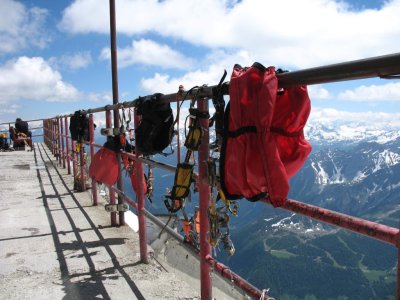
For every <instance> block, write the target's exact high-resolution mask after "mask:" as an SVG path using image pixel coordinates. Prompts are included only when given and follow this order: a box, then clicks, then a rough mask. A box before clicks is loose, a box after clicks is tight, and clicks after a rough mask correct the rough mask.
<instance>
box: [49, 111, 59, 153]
mask: <svg viewBox="0 0 400 300" xmlns="http://www.w3.org/2000/svg"><path fill="white" fill-rule="evenodd" d="M49 127H50V128H51V145H52V147H51V153H52V154H53V155H54V156H56V147H57V143H56V124H55V121H54V119H50V126H49Z"/></svg>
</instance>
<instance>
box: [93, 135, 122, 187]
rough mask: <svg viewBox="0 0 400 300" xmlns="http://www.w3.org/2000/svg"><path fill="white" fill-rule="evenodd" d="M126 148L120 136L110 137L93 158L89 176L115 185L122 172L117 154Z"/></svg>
mask: <svg viewBox="0 0 400 300" xmlns="http://www.w3.org/2000/svg"><path fill="white" fill-rule="evenodd" d="M125 146H126V145H125ZM125 146H123V144H122V143H121V138H120V136H119V135H117V136H108V137H107V141H106V142H105V144H104V145H103V147H101V148H100V150H99V151H97V152H96V154H95V155H94V156H93V158H92V162H91V164H90V167H89V176H90V177H92V178H93V179H95V180H96V181H99V182H102V183H105V184H107V185H114V183H115V182H116V181H117V179H118V175H119V170H120V166H119V163H118V156H117V153H118V152H120V151H121V150H122V149H124V147H125Z"/></svg>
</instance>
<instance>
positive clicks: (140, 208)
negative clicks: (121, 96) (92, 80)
mask: <svg viewBox="0 0 400 300" xmlns="http://www.w3.org/2000/svg"><path fill="white" fill-rule="evenodd" d="M134 124H135V132H136V128H137V127H138V125H139V116H138V114H137V109H136V108H135V110H134ZM135 141H137V137H135ZM135 157H136V159H135V172H136V184H137V186H138V190H137V195H136V198H137V214H138V222H139V243H140V259H141V261H142V263H145V264H147V263H149V260H148V257H147V238H146V215H145V212H144V186H143V177H144V173H143V163H142V162H141V161H140V160H139V157H140V153H139V151H138V149H137V147H136V149H135Z"/></svg>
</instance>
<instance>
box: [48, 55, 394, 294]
mask: <svg viewBox="0 0 400 300" xmlns="http://www.w3.org/2000/svg"><path fill="white" fill-rule="evenodd" d="M394 62H395V63H394ZM399 62H400V54H393V55H388V56H382V57H377V58H372V59H367V60H360V61H355V62H350V63H343V64H337V65H331V66H326V67H320V68H313V69H309V70H304V71H296V72H288V73H283V74H280V75H279V76H278V77H279V80H280V85H281V86H290V85H296V84H299V83H307V84H315V83H320V82H333V81H340V80H351V79H359V78H367V77H375V76H380V77H385V78H386V77H388V76H392V75H393V74H399V73H400V63H399ZM212 88H213V87H202V88H199V89H194V90H193V91H192V94H191V95H194V94H197V95H198V96H199V97H200V100H198V104H197V105H198V108H199V109H200V110H202V111H205V112H208V102H209V101H208V100H209V99H210V97H211V91H212ZM177 96H178V95H177V94H176V93H175V94H169V95H164V96H163V97H162V99H161V101H162V102H174V101H176V99H178V98H179V97H177ZM135 105H136V101H135V100H134V101H130V102H124V103H117V104H113V105H109V106H107V107H100V108H95V109H88V110H86V112H88V113H90V134H91V137H92V138H91V139H90V142H89V143H88V144H89V146H90V155H91V156H93V155H94V148H95V147H101V145H97V144H94V141H93V136H94V126H93V113H98V112H104V111H105V114H106V127H108V128H112V127H113V126H112V122H111V111H114V113H115V112H116V111H117V112H118V110H119V109H121V108H128V107H135ZM70 116H71V115H66V116H60V117H57V118H54V119H49V120H45V121H44V125H43V126H44V128H45V129H44V137H45V143H46V144H47V145H48V147H49V148H50V149H52V151H53V154H54V155H55V156H56V157H57V159H58V160H59V163H60V165H61V164H62V166H63V167H64V168H65V162H64V161H65V159H66V160H67V165H68V168H69V164H70V161H72V162H73V176H74V177H75V176H76V164H79V165H80V166H81V178H82V180H84V178H85V176H84V172H85V170H84V168H83V167H82V166H83V164H84V159H83V151H84V149H83V148H84V147H81V152H80V155H79V156H78V157H76V155H75V152H74V151H73V150H74V147H75V145H74V141H72V143H71V144H72V146H71V147H72V149H69V141H68V139H69V136H68V130H67V127H68V117H70ZM63 121H64V123H63ZM138 122H139V120H138V117H137V115H136V113H135V126H137V125H138ZM63 124H65V130H64V131H63V129H62V128H63ZM201 126H202V128H203V131H204V132H205V134H204V135H203V138H202V144H201V147H200V149H199V154H198V156H199V157H198V161H199V174H198V185H199V198H200V226H201V230H200V234H201V236H200V252H199V253H198V254H199V256H200V265H201V273H200V280H201V295H202V299H211V298H212V282H211V277H210V268H213V269H215V270H217V271H218V272H219V273H220V274H221V275H222V276H223V277H225V278H227V279H229V280H232V282H233V284H235V285H236V286H237V287H238V288H240V289H242V290H243V291H245V292H246V293H247V294H248V295H249V296H251V297H253V298H254V299H258V298H260V297H261V295H262V292H261V291H260V290H259V289H257V288H255V287H254V286H252V285H251V284H250V283H248V282H247V281H246V280H244V279H242V278H241V277H240V276H238V275H237V274H235V273H234V272H232V271H230V270H229V269H228V268H227V267H226V266H224V265H222V264H221V263H219V262H218V261H216V260H215V259H214V258H213V257H212V254H211V248H210V245H209V244H208V242H207V237H206V235H207V232H208V230H209V228H208V218H207V209H208V207H209V205H210V185H209V182H208V176H207V170H206V166H205V162H206V161H207V158H208V155H209V149H208V143H209V137H208V122H207V121H206V120H203V121H202V124H201ZM114 127H115V126H114ZM60 128H61V129H60ZM64 139H65V143H64ZM70 151H71V152H70ZM70 153H71V154H70ZM121 155H127V156H129V157H130V158H132V159H134V160H135V164H136V165H135V168H136V172H138V174H137V178H138V182H137V185H138V187H139V189H138V193H137V195H136V196H137V199H138V202H135V201H133V200H132V199H130V198H129V197H127V196H126V194H125V193H124V191H123V188H122V185H121V184H118V188H116V187H115V186H110V187H109V195H110V204H115V194H117V195H118V196H119V198H120V199H123V201H124V202H126V203H128V204H130V205H132V206H133V207H134V208H135V209H136V210H137V214H138V219H139V236H140V257H141V260H142V262H143V263H147V262H148V256H147V241H146V226H145V222H146V217H147V218H149V219H151V220H152V221H154V222H155V223H156V224H157V225H159V226H161V227H163V226H165V224H164V223H163V222H161V221H160V220H159V219H157V218H156V217H154V216H153V215H152V214H151V213H150V212H148V211H146V209H145V208H144V194H143V191H144V187H143V183H142V180H140V179H141V178H143V163H145V164H148V165H151V166H154V167H159V168H163V169H166V170H169V171H172V172H174V171H175V167H174V166H170V165H166V164H164V163H160V162H156V161H153V160H150V159H145V158H143V157H141V156H140V153H138V152H136V154H135V155H132V154H128V153H122V154H121ZM120 178H121V176H120ZM91 185H92V195H93V205H97V202H98V200H97V190H96V183H95V182H94V181H93V180H92V184H91ZM264 202H266V203H268V201H264ZM282 208H283V209H286V210H289V211H292V212H295V213H298V214H301V215H304V216H307V217H311V218H313V219H316V220H319V221H322V222H325V223H328V224H332V225H335V226H337V227H340V228H344V229H347V230H350V231H353V232H355V233H358V234H362V235H366V236H368V237H371V238H374V239H377V240H380V241H382V242H385V243H389V244H391V245H393V246H395V247H397V249H398V267H397V268H398V269H397V295H398V296H397V297H398V299H400V298H399V297H400V266H399V265H400V264H399V262H400V250H399V249H400V230H399V229H398V228H394V227H389V226H386V225H382V224H379V223H376V222H371V221H367V220H363V219H360V218H355V217H352V216H349V215H346V214H342V213H338V212H335V211H331V210H328V209H324V208H321V207H316V206H312V205H309V204H306V203H302V202H299V201H296V200H291V199H288V200H287V202H286V204H285V205H284V206H283V207H282ZM121 214H123V213H120V218H119V221H120V225H123V224H124V221H123V217H122V218H121ZM111 225H112V226H116V225H117V220H116V213H115V212H112V213H111ZM166 228H167V229H166V231H167V232H168V233H169V234H170V235H171V236H173V237H175V238H177V239H179V240H181V241H182V240H183V238H182V236H180V235H179V234H177V233H176V232H175V231H174V230H173V229H171V228H169V227H166ZM185 247H188V245H187V244H185ZM192 250H194V249H192ZM194 251H195V250H194ZM195 252H197V251H195Z"/></svg>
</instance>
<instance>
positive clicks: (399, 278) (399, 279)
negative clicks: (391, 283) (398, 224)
mask: <svg viewBox="0 0 400 300" xmlns="http://www.w3.org/2000/svg"><path fill="white" fill-rule="evenodd" d="M399 238H400V236H399ZM397 299H400V245H399V243H397Z"/></svg>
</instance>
